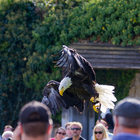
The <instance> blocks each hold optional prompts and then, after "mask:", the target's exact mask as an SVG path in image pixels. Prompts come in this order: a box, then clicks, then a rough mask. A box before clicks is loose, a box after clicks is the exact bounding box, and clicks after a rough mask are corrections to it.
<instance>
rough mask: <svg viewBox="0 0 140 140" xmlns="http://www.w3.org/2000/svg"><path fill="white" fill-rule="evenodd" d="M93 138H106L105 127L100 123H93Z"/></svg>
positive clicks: (98, 139)
mask: <svg viewBox="0 0 140 140" xmlns="http://www.w3.org/2000/svg"><path fill="white" fill-rule="evenodd" d="M93 136H94V140H102V139H105V138H108V134H107V129H106V128H105V126H104V125H103V124H101V123H98V124H96V125H95V127H94V129H93Z"/></svg>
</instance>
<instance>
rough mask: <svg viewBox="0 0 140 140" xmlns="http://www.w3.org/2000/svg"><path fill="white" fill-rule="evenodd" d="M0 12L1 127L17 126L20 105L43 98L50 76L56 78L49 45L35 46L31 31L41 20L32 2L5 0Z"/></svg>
mask: <svg viewBox="0 0 140 140" xmlns="http://www.w3.org/2000/svg"><path fill="white" fill-rule="evenodd" d="M1 4H2V5H1V9H0V10H1V12H0V62H1V63H0V75H1V78H0V89H1V90H0V118H1V122H0V126H1V132H2V131H3V128H4V126H5V125H6V124H11V125H12V126H13V127H14V126H16V125H17V119H18V114H19V110H20V108H21V107H22V106H23V105H24V104H25V103H27V102H29V101H31V100H39V101H41V99H42V90H43V88H44V87H45V85H46V83H47V82H48V81H49V80H50V79H54V80H55V79H57V80H58V79H59V78H60V71H59V70H58V69H57V70H56V69H55V68H54V67H53V64H52V57H51V54H52V52H51V51H54V50H53V49H50V50H48V48H51V46H49V45H48V44H49V43H48V44H47V45H48V46H46V44H45V43H44V44H43V47H44V49H41V48H42V46H41V45H40V46H37V44H36V40H35V39H34V38H33V35H32V32H33V30H34V28H35V24H37V25H38V24H40V22H41V19H40V17H39V16H38V14H37V13H36V9H35V8H36V7H35V6H34V4H33V3H32V2H26V1H17V2H15V1H10V0H9V1H4V2H3V3H1Z"/></svg>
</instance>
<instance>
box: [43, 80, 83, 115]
mask: <svg viewBox="0 0 140 140" xmlns="http://www.w3.org/2000/svg"><path fill="white" fill-rule="evenodd" d="M58 87H59V82H57V81H54V80H51V81H49V82H48V83H47V85H46V87H45V88H44V90H43V96H44V97H43V99H42V103H43V104H45V105H47V106H48V107H49V108H50V110H51V112H52V114H53V115H55V114H56V112H57V111H59V110H60V108H66V109H68V108H69V107H75V108H76V109H77V110H79V112H81V113H82V112H83V110H84V101H83V100H81V99H80V98H79V97H78V96H77V95H76V94H73V93H68V92H65V94H64V96H60V94H59V91H58Z"/></svg>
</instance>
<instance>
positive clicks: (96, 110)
mask: <svg viewBox="0 0 140 140" xmlns="http://www.w3.org/2000/svg"><path fill="white" fill-rule="evenodd" d="M97 107H99V106H95V105H93V109H94V111H95V112H97V113H98V112H99V111H98V108H97Z"/></svg>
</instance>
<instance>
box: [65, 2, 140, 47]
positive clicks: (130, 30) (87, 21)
mask: <svg viewBox="0 0 140 140" xmlns="http://www.w3.org/2000/svg"><path fill="white" fill-rule="evenodd" d="M139 7H140V1H139V0H111V1H106V0H104V1H98V2H96V3H95V2H92V3H91V2H90V3H87V4H85V5H83V6H82V7H76V8H74V9H73V11H72V12H70V14H69V15H68V21H69V27H68V32H69V33H68V36H69V37H70V38H72V40H75V41H77V40H78V39H86V38H89V40H91V41H99V40H100V41H102V42H107V41H111V42H112V43H113V44H116V45H122V46H126V45H127V46H128V45H139V43H138V42H139V33H140V28H139V24H140V14H139Z"/></svg>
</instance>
